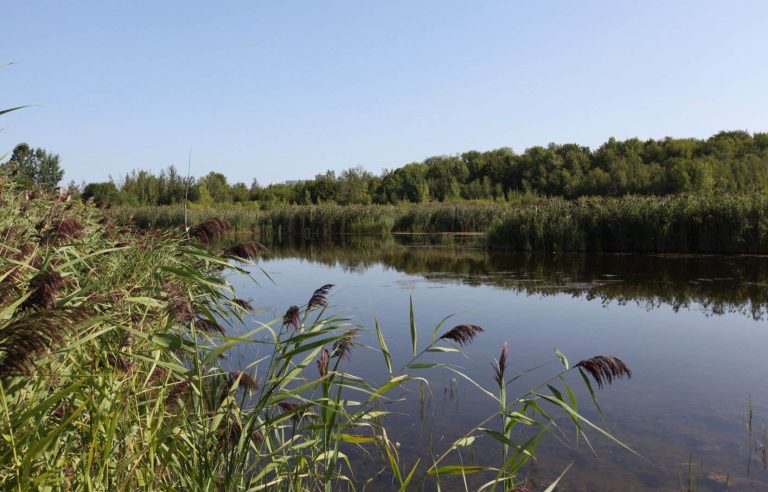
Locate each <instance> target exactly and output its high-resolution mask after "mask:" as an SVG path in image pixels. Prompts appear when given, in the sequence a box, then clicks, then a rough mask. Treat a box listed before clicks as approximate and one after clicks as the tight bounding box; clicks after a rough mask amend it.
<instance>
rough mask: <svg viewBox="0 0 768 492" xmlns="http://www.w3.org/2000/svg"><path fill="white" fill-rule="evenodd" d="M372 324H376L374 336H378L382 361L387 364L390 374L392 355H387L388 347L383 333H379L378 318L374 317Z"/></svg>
mask: <svg viewBox="0 0 768 492" xmlns="http://www.w3.org/2000/svg"><path fill="white" fill-rule="evenodd" d="M374 324H375V325H376V336H377V337H379V347H381V355H383V356H384V362H385V363H386V364H387V370H389V373H390V374H392V357H391V356H390V355H389V348H387V342H386V341H385V340H384V335H383V334H382V333H381V328H380V327H379V320H377V319H375V320H374Z"/></svg>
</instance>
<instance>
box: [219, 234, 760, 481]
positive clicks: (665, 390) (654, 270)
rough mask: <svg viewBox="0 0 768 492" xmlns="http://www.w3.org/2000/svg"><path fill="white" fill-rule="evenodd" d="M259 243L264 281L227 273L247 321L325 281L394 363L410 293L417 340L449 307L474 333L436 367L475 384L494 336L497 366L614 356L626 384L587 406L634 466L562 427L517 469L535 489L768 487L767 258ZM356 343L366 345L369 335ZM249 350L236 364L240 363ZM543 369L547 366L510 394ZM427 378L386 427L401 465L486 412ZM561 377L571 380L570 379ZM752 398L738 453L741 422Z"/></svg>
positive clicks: (442, 379)
mask: <svg viewBox="0 0 768 492" xmlns="http://www.w3.org/2000/svg"><path fill="white" fill-rule="evenodd" d="M270 250H271V252H270V254H269V255H268V256H267V257H265V258H263V259H262V260H261V261H260V267H261V268H263V269H264V271H266V272H267V273H268V274H269V275H270V276H271V278H272V279H273V281H274V285H273V284H272V283H270V282H269V281H268V280H266V279H265V277H264V276H263V274H262V273H260V272H259V271H258V270H257V269H254V275H255V276H256V277H257V279H259V280H260V284H261V285H260V286H254V285H253V284H252V282H250V281H247V280H246V279H245V278H235V279H233V282H234V283H235V285H236V286H237V287H238V289H239V295H240V297H243V298H245V299H248V298H250V299H251V300H252V303H253V304H254V306H256V307H257V308H258V309H257V312H256V313H254V314H253V315H252V316H254V317H255V318H257V319H260V320H269V319H272V318H273V317H277V316H280V315H282V314H283V313H284V312H285V309H286V308H287V307H288V306H290V305H294V304H297V305H301V304H303V303H306V301H307V299H308V298H309V296H310V295H311V294H312V292H313V291H314V289H315V288H317V287H319V286H321V285H323V284H326V283H332V284H335V285H336V288H335V289H334V290H333V295H332V297H331V303H332V305H333V309H335V310H349V312H350V314H351V315H352V316H354V317H355V319H356V321H357V322H359V323H360V324H361V325H362V326H367V327H370V326H372V319H373V318H374V316H375V317H376V318H377V319H378V320H379V323H380V325H381V326H382V329H383V331H384V333H385V335H386V336H387V339H388V343H389V346H390V349H391V350H392V352H393V353H394V357H395V359H396V360H395V363H397V361H401V362H404V361H405V358H406V356H407V354H408V353H409V351H410V338H409V330H408V302H409V301H408V300H409V296H411V295H412V296H413V301H414V305H415V310H416V320H417V325H418V327H419V328H420V333H421V340H427V339H428V338H429V337H430V334H431V331H432V328H433V327H434V326H435V325H436V324H437V323H438V322H439V321H440V319H442V318H443V317H444V316H446V315H448V314H453V315H454V317H453V318H452V320H451V321H450V322H449V323H448V324H447V325H446V326H447V327H450V326H453V325H455V324H459V323H475V324H479V325H482V326H483V327H484V328H485V329H486V332H485V333H483V334H481V336H479V337H478V338H477V339H476V340H475V342H474V343H473V344H472V345H471V346H470V347H468V349H467V350H466V353H467V357H458V358H456V357H454V358H453V359H447V360H448V361H450V362H452V363H455V364H456V365H459V366H461V367H462V368H463V370H464V371H465V372H466V373H468V374H469V375H470V376H471V377H472V378H474V379H475V380H477V381H478V382H481V383H483V384H485V385H486V386H488V387H491V386H492V384H493V379H492V374H491V368H490V365H489V363H490V362H491V360H492V359H493V358H494V357H498V354H499V351H500V348H501V345H502V343H503V342H504V341H507V342H509V346H510V359H511V373H516V372H519V371H522V370H525V369H527V368H530V367H533V366H535V365H538V364H541V363H542V362H548V361H556V358H555V356H554V354H553V352H554V350H555V348H556V347H557V348H559V349H560V350H561V351H562V352H564V353H565V354H566V355H567V356H568V358H569V359H570V360H571V361H572V362H576V361H578V360H581V359H583V358H588V357H591V356H593V355H597V354H611V355H615V356H618V357H620V358H622V359H623V360H624V361H625V362H626V363H627V364H628V365H629V366H630V367H631V368H632V370H633V373H634V377H633V378H632V379H631V380H628V381H626V380H625V381H620V382H619V383H616V384H614V385H613V386H609V387H606V388H605V389H604V390H602V391H601V392H600V394H599V399H600V403H601V405H602V407H603V410H604V413H605V415H606V422H607V426H608V427H609V429H610V430H611V431H612V432H614V433H615V435H617V436H618V437H619V438H620V439H622V440H623V441H624V442H626V443H628V444H629V445H630V446H632V447H633V448H634V449H636V450H637V451H638V452H639V453H640V454H641V455H643V456H644V457H645V458H646V459H647V461H644V460H642V459H640V458H637V457H635V456H633V455H631V454H630V453H628V452H626V451H624V450H622V449H620V448H618V447H617V446H615V445H612V444H611V443H609V442H608V441H607V440H606V439H603V438H600V437H599V436H597V435H596V434H595V433H592V434H591V437H592V444H593V446H594V448H595V450H596V453H597V454H596V455H595V454H594V453H592V451H590V449H589V448H588V447H587V446H585V445H584V443H583V442H581V443H579V444H578V446H577V443H576V442H575V439H573V437H574V436H573V433H572V432H569V433H568V436H567V437H568V439H569V443H568V444H569V445H570V446H571V447H570V448H569V447H566V446H563V445H562V444H561V443H560V442H558V441H557V440H556V439H554V438H553V437H548V438H547V439H546V440H545V444H544V445H543V446H542V447H541V448H540V453H539V459H538V461H537V463H536V465H535V466H534V467H532V468H530V469H529V470H528V472H529V473H530V474H531V480H533V481H534V483H535V484H539V485H541V484H545V483H548V481H549V480H551V479H552V478H554V477H555V476H557V475H558V474H559V472H560V471H561V470H562V469H563V468H564V467H565V466H567V465H568V463H571V462H573V463H574V466H573V468H572V469H571V470H570V472H569V473H568V475H567V476H566V479H565V486H564V487H563V490H680V488H681V481H682V483H683V484H686V483H687V481H688V478H687V477H688V469H689V464H690V467H691V469H692V472H693V474H694V475H695V479H696V486H697V487H698V489H699V490H725V488H726V487H725V485H724V484H725V480H726V477H727V480H728V483H729V485H730V488H729V490H768V471H767V470H765V469H764V467H763V464H762V461H761V459H760V452H759V451H758V452H757V453H756V454H755V453H754V452H753V453H750V449H751V447H754V445H755V443H754V441H755V440H757V441H758V445H759V441H760V440H761V438H762V432H763V424H764V423H768V393H767V392H766V391H764V389H765V388H766V385H765V377H766V374H767V371H766V369H768V358H766V349H768V324H767V323H768V322H767V321H766V320H765V318H767V317H768V316H766V314H767V313H768V288H767V287H768V258H765V257H719V256H663V257H662V256H636V255H598V254H593V255H557V254H551V255H525V254H489V253H486V252H483V251H482V250H481V249H479V248H477V247H475V246H474V245H473V242H472V240H471V239H469V238H444V237H443V238H430V237H419V238H416V239H414V238H395V237H385V238H368V239H361V240H355V241H351V242H347V243H344V244H333V245H330V244H327V243H311V242H310V243H304V244H298V245H297V244H294V245H278V244H272V245H270ZM363 341H365V342H367V343H369V344H370V345H374V346H375V345H376V343H375V341H374V339H373V338H371V337H370V335H364V338H363ZM435 355H437V354H435ZM254 356H255V354H249V353H239V354H237V357H236V359H238V360H239V363H243V364H244V363H247V362H248V361H249V360H252V358H253V357H254ZM428 360H441V361H443V360H446V359H441V358H440V357H431V358H428ZM235 363H238V362H235ZM350 366H351V367H350V368H349V369H350V371H351V372H354V373H357V374H359V375H361V376H365V377H368V378H371V379H373V380H377V379H381V377H382V374H384V373H385V372H386V368H385V365H384V361H383V359H382V358H381V356H380V354H377V353H376V352H375V351H373V350H372V349H367V348H365V347H358V348H356V349H355V352H354V353H353V355H352V360H351V363H350ZM557 370H558V366H557V363H556V362H555V363H553V364H551V365H550V366H547V367H545V368H543V369H542V370H541V373H540V376H539V377H538V378H537V377H533V378H531V379H529V380H528V381H527V386H525V385H524V386H525V387H526V389H527V388H530V387H531V386H533V385H534V384H535V383H538V382H541V381H542V380H543V379H544V378H545V377H547V376H549V375H552V374H554V373H556V372H557ZM426 375H427V376H428V378H429V379H430V381H431V387H430V388H429V390H428V391H426V392H425V393H424V394H425V395H426V396H425V397H424V398H422V399H420V398H419V393H418V392H417V391H416V388H414V391H413V393H412V394H410V395H407V396H408V401H407V402H406V403H403V404H400V405H398V406H394V407H393V409H394V410H396V411H397V412H398V413H397V414H396V415H394V416H393V417H392V418H391V419H390V420H389V429H390V437H391V438H392V439H394V440H396V441H399V442H400V443H401V448H400V449H401V453H402V456H403V457H404V460H405V462H406V464H408V463H412V462H413V460H415V458H416V457H417V456H421V457H424V456H428V455H429V453H430V451H433V452H442V451H443V450H444V449H445V447H446V446H448V445H449V444H450V443H451V442H453V440H454V439H455V438H457V437H459V436H460V435H462V434H463V432H464V431H465V430H466V429H468V428H470V427H471V426H472V425H473V424H475V423H477V422H478V421H480V420H481V419H482V418H484V417H486V416H488V415H489V414H491V413H492V412H493V404H492V402H491V401H489V400H487V399H483V397H482V396H481V395H479V393H478V392H477V391H476V390H474V389H473V388H472V387H471V386H470V385H469V384H468V383H464V382H462V381H458V382H457V381H454V380H453V377H452V376H451V374H449V373H448V372H447V371H443V370H433V371H432V372H429V373H427V374H426ZM572 383H573V384H574V386H579V384H578V383H579V381H578V377H577V378H574V379H573V380H572ZM522 387H523V386H521V387H520V388H522ZM579 396H580V400H579V401H580V404H581V405H580V409H584V410H585V414H587V415H589V416H590V417H595V418H598V417H597V416H596V415H595V412H594V411H592V410H587V407H589V405H590V400H589V397H588V396H587V395H585V394H583V393H582V394H580V395H579ZM750 398H751V401H752V407H753V414H754V417H753V433H752V441H753V443H752V446H750V438H749V433H748V431H747V428H746V425H745V415H746V412H747V406H748V401H749V399H750ZM562 423H563V426H564V428H566V429H571V428H570V427H569V426H568V425H567V422H565V421H563V422H562ZM477 442H478V443H479V444H478V445H477V446H476V449H475V451H474V456H472V455H469V456H466V457H465V458H466V459H467V460H468V461H472V460H473V459H474V461H475V462H478V463H482V464H487V463H489V462H493V460H494V459H496V458H498V454H499V452H500V450H499V449H497V447H498V446H497V445H496V444H497V443H496V442H495V441H492V440H491V439H490V438H485V442H483V440H482V439H481V440H478V441H477ZM751 454H752V455H753V456H751V457H750V455H751ZM496 463H498V461H496ZM380 485H381V488H382V489H383V490H385V489H386V488H387V486H386V484H380Z"/></svg>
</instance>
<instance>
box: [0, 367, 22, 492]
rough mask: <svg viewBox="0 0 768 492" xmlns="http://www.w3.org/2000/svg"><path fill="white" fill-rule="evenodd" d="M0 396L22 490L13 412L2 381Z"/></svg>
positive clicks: (14, 466) (17, 484)
mask: <svg viewBox="0 0 768 492" xmlns="http://www.w3.org/2000/svg"><path fill="white" fill-rule="evenodd" d="M0 396H2V399H3V410H4V411H5V418H6V420H7V421H8V434H9V435H10V438H11V449H12V450H13V471H14V472H15V473H16V488H17V489H18V490H19V492H21V476H20V475H19V456H18V455H17V454H16V440H15V439H14V437H13V426H12V425H11V413H10V412H9V411H8V402H7V401H6V398H5V388H3V383H2V381H0Z"/></svg>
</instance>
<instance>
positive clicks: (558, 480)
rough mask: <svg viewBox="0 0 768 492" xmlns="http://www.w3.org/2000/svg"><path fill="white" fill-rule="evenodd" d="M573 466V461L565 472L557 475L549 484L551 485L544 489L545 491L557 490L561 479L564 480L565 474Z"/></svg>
mask: <svg viewBox="0 0 768 492" xmlns="http://www.w3.org/2000/svg"><path fill="white" fill-rule="evenodd" d="M572 466H573V463H571V464H569V465H568V466H566V467H565V470H563V473H561V474H560V476H559V477H557V479H555V481H554V482H552V483H551V484H549V487H547V488H546V489H544V492H553V491H554V490H555V487H557V484H558V483H560V480H562V478H563V477H564V476H565V474H566V473H568V470H570V469H571V467H572Z"/></svg>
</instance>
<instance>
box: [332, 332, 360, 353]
mask: <svg viewBox="0 0 768 492" xmlns="http://www.w3.org/2000/svg"><path fill="white" fill-rule="evenodd" d="M357 333H358V329H357V328H352V329H351V330H349V331H348V332H347V333H346V334H345V335H344V336H343V337H342V338H340V339H338V340H336V341H335V342H334V343H333V351H332V354H331V357H338V358H345V359H347V360H349V357H350V354H351V352H352V347H354V346H355V338H356V337H357Z"/></svg>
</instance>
